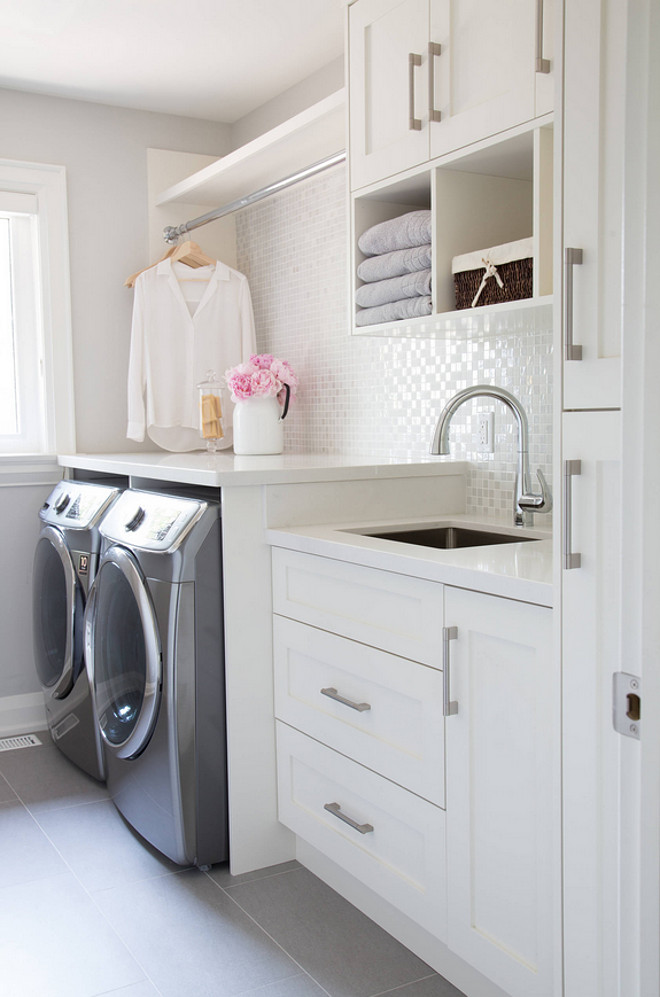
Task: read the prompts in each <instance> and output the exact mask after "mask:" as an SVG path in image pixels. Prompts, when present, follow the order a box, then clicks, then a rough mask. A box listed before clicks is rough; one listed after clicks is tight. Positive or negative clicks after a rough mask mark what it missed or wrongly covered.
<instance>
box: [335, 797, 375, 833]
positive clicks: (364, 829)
mask: <svg viewBox="0 0 660 997" xmlns="http://www.w3.org/2000/svg"><path fill="white" fill-rule="evenodd" d="M323 809H324V810H327V811H328V813H331V814H332V816H333V817H338V818H339V820H343V822H344V824H348V826H349V827H352V828H353V830H354V831H359V832H360V834H370V833H371V832H372V831H373V826H372V825H371V824H358V822H357V821H356V820H353V818H352V817H348V816H347V815H346V814H343V813H342V812H341V807H340V806H339V804H338V803H325V804H324V805H323Z"/></svg>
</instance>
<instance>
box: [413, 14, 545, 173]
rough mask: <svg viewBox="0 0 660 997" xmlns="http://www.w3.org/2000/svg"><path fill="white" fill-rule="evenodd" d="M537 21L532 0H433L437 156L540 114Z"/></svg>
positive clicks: (433, 150)
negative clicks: (537, 106) (537, 109)
mask: <svg viewBox="0 0 660 997" xmlns="http://www.w3.org/2000/svg"><path fill="white" fill-rule="evenodd" d="M535 16H536V4H535V3H532V2H531V0H498V2H497V3H486V2H484V0H477V2H475V0H431V26H430V41H431V42H433V43H435V44H436V45H439V46H440V50H439V54H437V55H434V56H431V55H429V67H430V68H431V67H432V68H433V70H434V81H433V82H434V90H433V92H434V101H433V105H434V109H435V110H436V111H438V112H439V120H436V121H433V122H432V123H431V125H430V138H431V158H434V157H435V156H441V155H443V154H444V153H446V152H451V151H452V150H453V149H460V148H462V147H463V146H465V145H468V144H469V143H470V142H476V141H479V140H480V139H482V138H486V137H487V136H489V135H495V134H496V133H497V132H501V131H504V130H505V129H507V128H511V127H513V126H514V125H517V124H520V123H521V122H523V121H529V120H530V119H531V118H533V117H534V114H535V59H534V51H535V50H534V40H535V26H536V20H535ZM436 51H437V50H436Z"/></svg>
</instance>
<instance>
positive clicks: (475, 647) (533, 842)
mask: <svg viewBox="0 0 660 997" xmlns="http://www.w3.org/2000/svg"><path fill="white" fill-rule="evenodd" d="M445 623H446V624H447V625H448V627H450V628H451V631H450V632H453V629H454V628H455V638H454V639H452V640H450V641H449V656H448V662H447V663H446V666H445V667H449V668H450V692H451V700H452V702H455V703H456V704H457V712H456V713H455V714H454V715H451V716H449V717H447V720H446V724H445V733H446V751H447V910H448V924H447V944H448V946H449V947H450V948H451V949H452V950H453V951H454V952H456V953H457V954H458V955H460V956H461V957H462V958H463V959H465V961H466V962H468V963H470V965H472V966H474V967H475V968H476V969H478V970H479V971H480V972H481V973H483V974H484V976H486V977H488V978H489V979H491V980H493V982H495V983H497V984H498V986H500V987H502V989H503V990H505V991H506V993H507V994H511V997H541V995H543V997H549V995H551V994H557V993H560V992H561V980H560V978H559V972H558V969H559V966H555V954H556V952H555V950H556V939H557V936H558V932H557V930H556V929H557V924H556V923H555V922H556V910H555V903H556V897H557V892H558V891H557V888H556V887H557V882H558V877H559V868H558V862H557V861H556V856H557V854H558V848H557V840H556V839H557V833H558V828H557V824H558V822H557V819H556V816H555V819H554V820H553V815H556V813H558V809H557V802H558V771H557V757H558V752H557V740H558V724H557V718H556V712H557V707H558V702H557V698H558V682H556V681H555V679H554V676H553V663H552V636H551V610H549V609H546V608H544V607H541V606H532V605H528V604H522V603H516V602H511V601H509V600H507V599H499V598H496V597H493V596H486V595H482V594H481V593H477V592H468V591H465V590H463V589H455V588H449V587H447V588H445Z"/></svg>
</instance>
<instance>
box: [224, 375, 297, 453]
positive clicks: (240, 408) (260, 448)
mask: <svg viewBox="0 0 660 997" xmlns="http://www.w3.org/2000/svg"><path fill="white" fill-rule="evenodd" d="M284 387H285V388H286V401H285V403H284V406H282V405H280V403H279V402H278V400H277V398H273V397H268V396H255V397H253V398H245V399H243V400H242V401H238V402H236V404H235V407H234V453H236V454H273V453H282V451H283V449H284V427H283V425H282V422H283V420H284V418H285V416H286V414H287V412H288V409H289V388H288V385H285V386H284Z"/></svg>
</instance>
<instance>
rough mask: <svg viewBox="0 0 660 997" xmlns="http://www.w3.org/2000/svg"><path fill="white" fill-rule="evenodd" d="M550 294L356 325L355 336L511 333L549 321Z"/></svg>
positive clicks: (453, 336)
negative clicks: (392, 320) (376, 323)
mask: <svg viewBox="0 0 660 997" xmlns="http://www.w3.org/2000/svg"><path fill="white" fill-rule="evenodd" d="M552 304H553V297H552V295H551V294H547V295H544V296H543V297H541V298H523V299H522V300H521V301H504V302H502V303H501V304H499V305H483V306H482V307H480V308H464V309H461V310H460V311H453V312H440V313H439V314H438V315H425V316H423V317H420V318H412V319H404V320H402V321H399V322H383V323H381V324H380V325H364V326H356V327H355V329H354V330H353V334H354V335H355V336H389V337H392V338H396V339H402V338H408V339H446V340H461V339H475V338H483V337H485V336H491V335H498V336H504V335H511V334H515V333H516V332H517V331H518V329H519V327H524V328H525V329H526V330H528V331H529V330H530V329H534V328H536V326H537V323H538V325H539V327H540V326H541V325H543V324H548V327H549V323H552Z"/></svg>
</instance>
